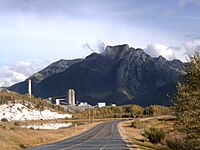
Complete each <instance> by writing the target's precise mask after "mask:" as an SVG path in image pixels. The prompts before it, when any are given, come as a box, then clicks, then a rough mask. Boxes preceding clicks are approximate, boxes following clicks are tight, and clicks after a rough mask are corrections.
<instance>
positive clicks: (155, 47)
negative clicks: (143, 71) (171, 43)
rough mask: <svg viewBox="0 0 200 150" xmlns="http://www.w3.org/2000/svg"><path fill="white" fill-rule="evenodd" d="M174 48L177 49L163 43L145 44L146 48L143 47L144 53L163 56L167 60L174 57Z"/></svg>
mask: <svg viewBox="0 0 200 150" xmlns="http://www.w3.org/2000/svg"><path fill="white" fill-rule="evenodd" d="M174 50H177V48H175V49H174V48H173V47H168V46H166V45H163V44H159V43H152V44H149V45H147V49H145V51H146V53H147V54H149V55H150V56H152V57H158V56H160V55H161V56H163V57H165V58H166V59H167V60H173V59H174V58H175V54H174Z"/></svg>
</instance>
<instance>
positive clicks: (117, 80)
mask: <svg viewBox="0 0 200 150" xmlns="http://www.w3.org/2000/svg"><path fill="white" fill-rule="evenodd" d="M182 73H184V64H183V63H182V62H181V61H180V60H173V61H168V60H166V59H165V58H163V57H161V56H159V57H157V58H152V57H151V56H149V55H148V54H146V53H145V52H144V50H142V49H140V48H137V49H135V48H132V47H129V45H127V44H124V45H117V46H107V47H106V48H105V51H104V52H103V53H100V54H98V53H92V54H91V55H89V56H87V57H86V58H85V59H83V60H81V61H80V62H77V63H74V64H72V65H70V66H69V67H67V68H66V69H65V70H64V71H62V72H59V73H54V74H52V75H51V76H49V77H46V78H45V79H43V80H41V82H40V83H38V84H37V85H36V86H35V87H34V88H33V94H34V95H35V96H37V97H43V98H46V97H51V96H59V95H66V90H67V89H69V88H74V89H75V90H76V93H77V100H79V101H87V102H88V103H91V104H96V103H97V102H98V101H105V102H107V103H116V104H118V105H121V104H128V103H138V102H137V101H140V100H139V99H138V98H139V97H144V96H145V95H148V94H150V93H153V92H155V91H156V90H158V89H159V88H161V87H162V86H164V85H165V84H168V83H169V82H171V81H172V80H175V81H177V80H178V78H179V75H180V74H182ZM171 88H174V87H171ZM11 89H12V90H14V91H15V88H12V87H11ZM163 93H165V92H163ZM163 97H165V98H164V101H163V100H160V101H161V102H159V103H160V104H165V105H167V104H169V102H166V101H167V100H166V95H163ZM136 100H137V101H136ZM162 101H163V102H162ZM155 102H156V101H155ZM144 103H145V101H144ZM156 103H157V102H156ZM156 103H154V102H153V101H152V102H150V103H149V102H148V104H156ZM144 105H145V104H144Z"/></svg>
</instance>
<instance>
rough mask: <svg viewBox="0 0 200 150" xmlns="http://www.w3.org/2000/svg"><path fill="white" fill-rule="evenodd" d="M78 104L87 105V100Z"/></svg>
mask: <svg viewBox="0 0 200 150" xmlns="http://www.w3.org/2000/svg"><path fill="white" fill-rule="evenodd" d="M78 106H87V102H80V104H79V105H78Z"/></svg>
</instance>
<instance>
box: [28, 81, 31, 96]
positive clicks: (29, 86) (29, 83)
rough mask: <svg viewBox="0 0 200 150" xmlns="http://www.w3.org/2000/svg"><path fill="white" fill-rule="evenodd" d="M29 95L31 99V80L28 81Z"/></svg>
mask: <svg viewBox="0 0 200 150" xmlns="http://www.w3.org/2000/svg"><path fill="white" fill-rule="evenodd" d="M28 94H29V97H30V98H31V79H29V80H28Z"/></svg>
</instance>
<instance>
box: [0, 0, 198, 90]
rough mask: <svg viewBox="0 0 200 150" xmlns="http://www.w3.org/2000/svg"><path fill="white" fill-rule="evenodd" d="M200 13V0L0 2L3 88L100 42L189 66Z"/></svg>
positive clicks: (86, 51)
mask: <svg viewBox="0 0 200 150" xmlns="http://www.w3.org/2000/svg"><path fill="white" fill-rule="evenodd" d="M199 10H200V1H199V0H162V1H161V0H98V1H97V0H0V52H1V56H2V57H1V59H0V86H8V85H10V84H13V83H16V82H19V81H22V80H24V79H25V78H27V77H28V76H30V75H31V74H33V73H34V72H36V71H38V70H40V69H42V68H43V67H44V66H46V65H48V64H49V63H50V62H53V61H56V60H59V59H73V58H80V57H85V56H87V55H89V54H90V53H91V52H92V51H97V52H98V51H99V50H98V45H99V43H104V44H105V45H118V44H124V43H126V44H129V46H131V47H135V48H138V47H140V48H143V49H144V50H145V52H147V53H148V54H150V55H151V56H153V57H156V56H158V55H163V56H164V57H165V58H167V59H168V60H172V59H174V58H178V59H181V60H183V61H185V57H186V56H187V55H188V54H193V53H194V51H199V49H200V30H199V27H200V11H199ZM86 45H87V46H86ZM88 45H89V47H90V48H91V49H92V50H90V48H88ZM102 45H103V44H102ZM20 66H21V68H20ZM33 66H34V67H33ZM30 67H31V68H33V69H32V70H31V69H30ZM15 68H18V69H15ZM27 68H28V69H27ZM16 74H17V75H16Z"/></svg>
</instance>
